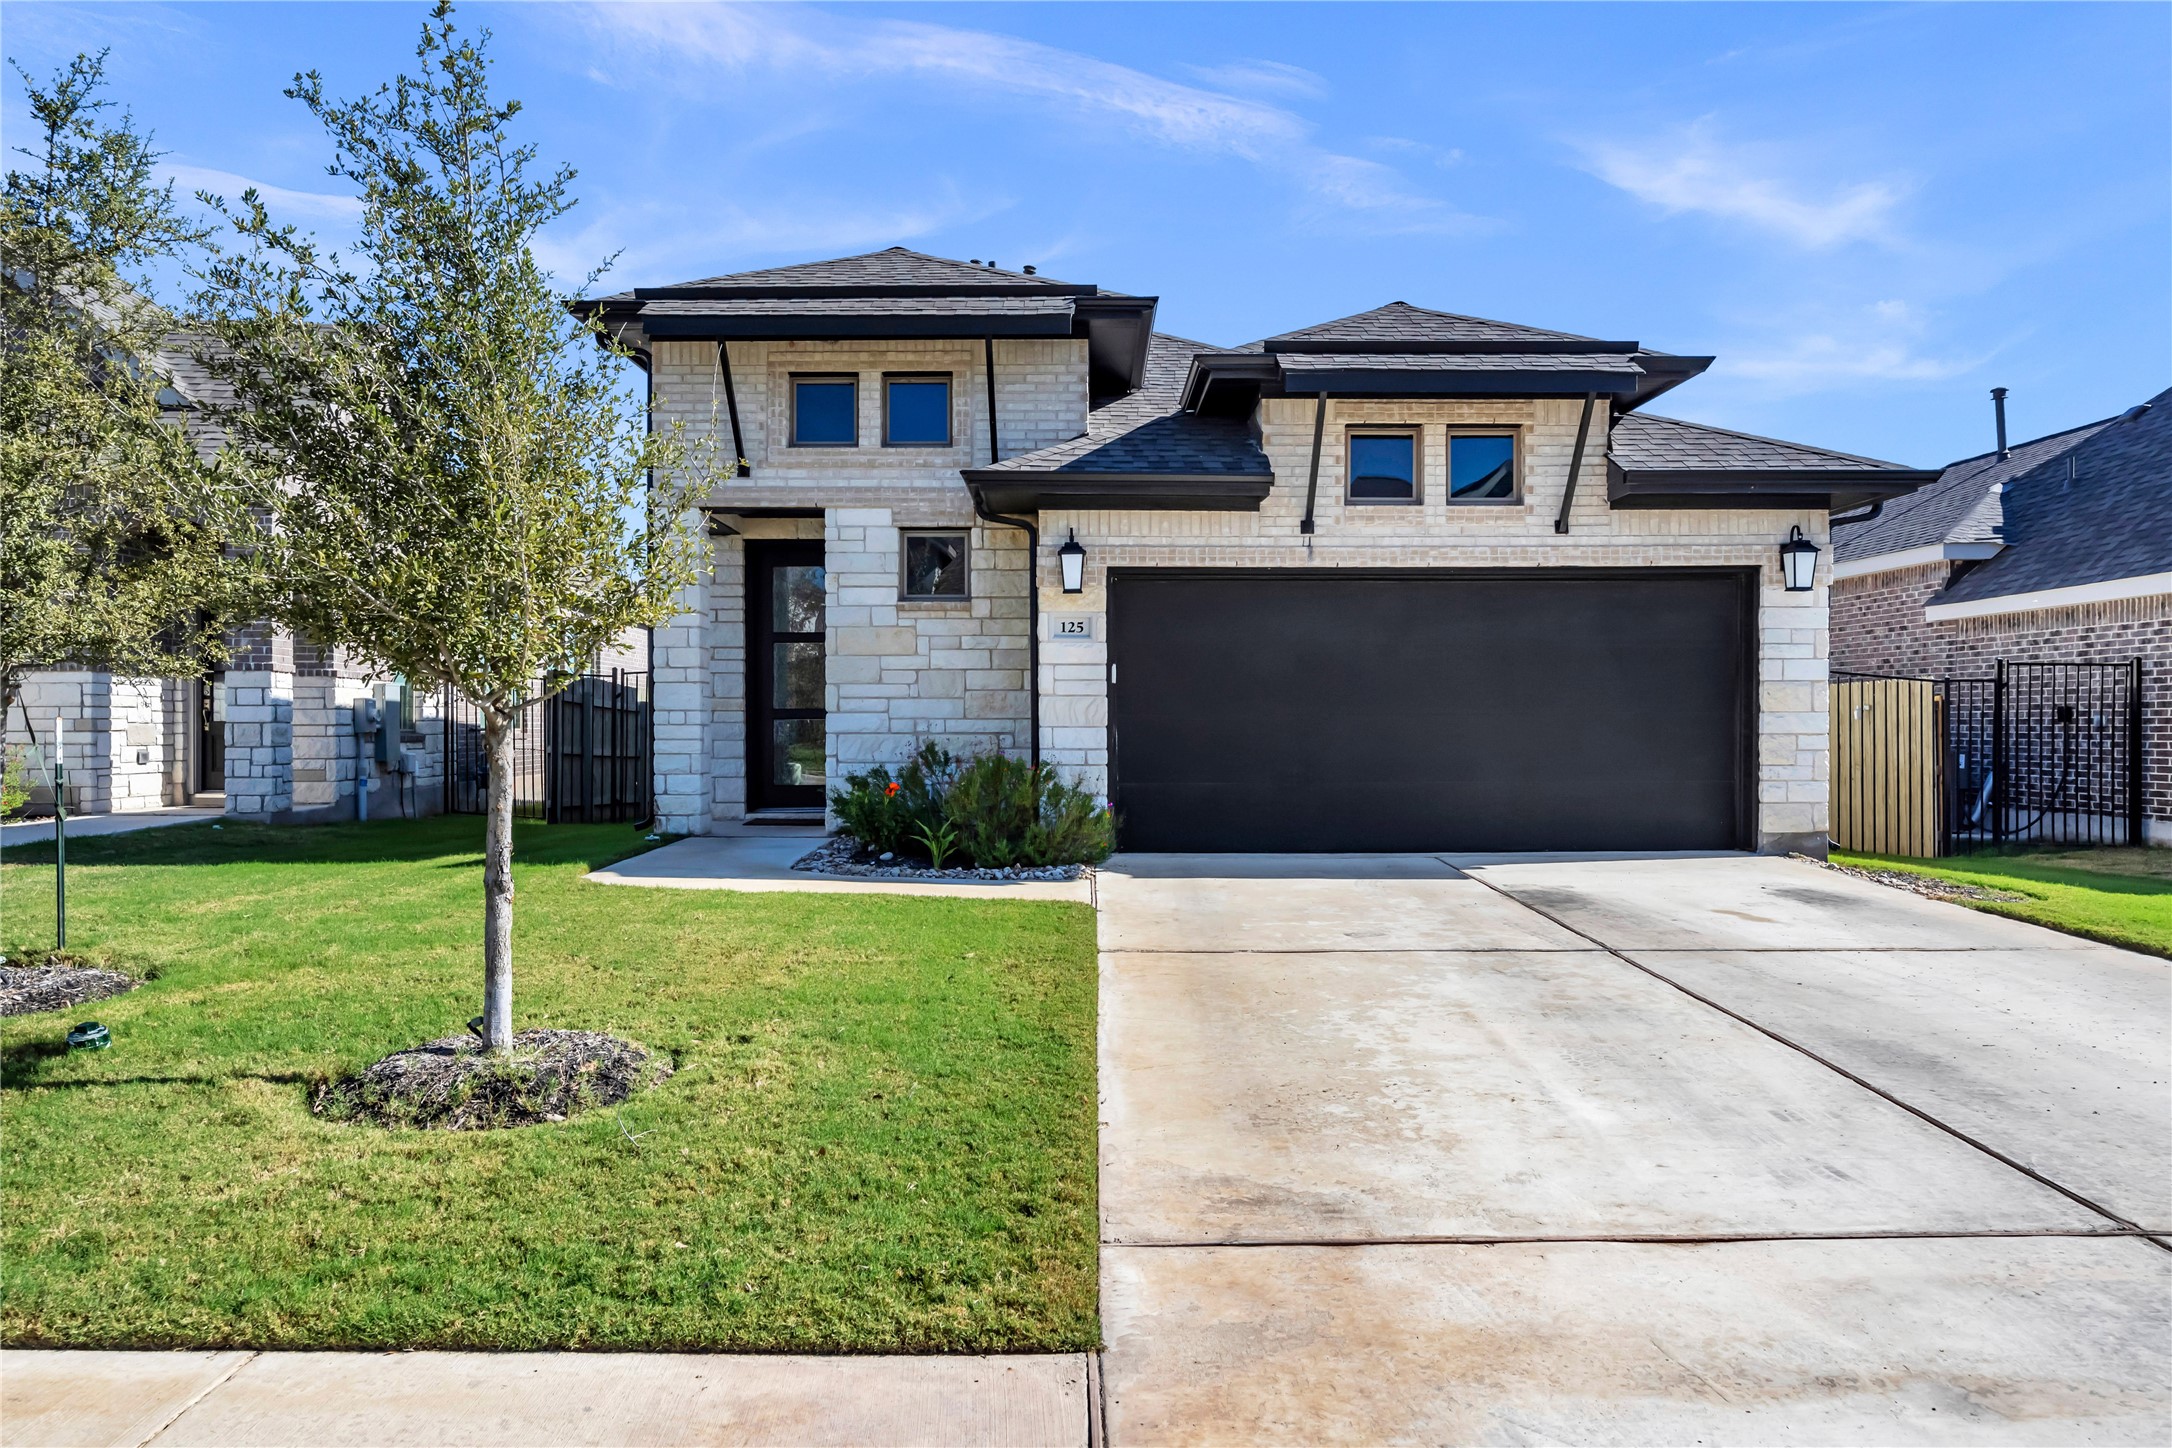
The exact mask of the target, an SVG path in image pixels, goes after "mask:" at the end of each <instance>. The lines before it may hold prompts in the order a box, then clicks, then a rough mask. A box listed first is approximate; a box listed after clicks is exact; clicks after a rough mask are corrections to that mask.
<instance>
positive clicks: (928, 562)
mask: <svg viewBox="0 0 2172 1448" xmlns="http://www.w3.org/2000/svg"><path fill="white" fill-rule="evenodd" d="M968 541H969V540H968V536H967V535H966V534H964V533H907V534H906V535H905V558H904V564H905V576H904V579H903V582H902V586H901V587H900V589H899V592H900V593H901V594H903V596H904V597H906V598H918V599H960V598H965V597H967V594H966V560H967V556H968V548H967V544H968Z"/></svg>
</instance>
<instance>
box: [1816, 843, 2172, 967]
mask: <svg viewBox="0 0 2172 1448" xmlns="http://www.w3.org/2000/svg"><path fill="white" fill-rule="evenodd" d="M1833 860H1834V862H1835V863H1837V864H1843V865H1856V866H1860V867H1862V868H1865V869H1884V870H1906V871H1907V872H1909V873H1910V874H1915V875H1928V876H1931V877H1932V878H1934V879H1940V880H1958V881H1960V882H1961V883H1963V884H1967V885H1984V886H1988V887H1990V888H1992V889H1994V890H2008V891H2011V892H2013V893H2014V894H2017V895H2024V896H2026V897H2028V898H2026V899H2023V900H1965V901H1963V902H1962V903H1963V904H1966V905H1968V906H1969V907H1970V908H1972V909H1976V910H1988V911H1990V912H1992V913H1993V914H1997V915H2011V916H2013V917H2014V918H2015V919H2017V920H2028V921H2032V922H2034V923H2035V924H2038V925H2048V926H2050V927H2051V928H2052V929H2054V930H2063V931H2065V932H2067V933H2068V934H2069V935H2080V936H2084V937H2086V938H2087V939H2090V940H2101V941H2104V942H2106V943H2107V944H2110V945H2123V946H2125V947H2127V948H2128V949H2130V950H2141V951H2147V952H2148V953H2150V954H2151V955H2162V956H2167V957H2172V850H2149V849H2109V848H2107V849H2090V850H2075V849H2063V848H2051V849H2016V850H2007V851H2001V852H1998V853H1996V854H1983V855H1956V856H1951V857H1949V858H1946V859H1940V860H1917V859H1908V858H1904V857H1900V856H1894V855H1857V854H1847V853H1842V852H1840V851H1837V850H1836V851H1834V853H1833Z"/></svg>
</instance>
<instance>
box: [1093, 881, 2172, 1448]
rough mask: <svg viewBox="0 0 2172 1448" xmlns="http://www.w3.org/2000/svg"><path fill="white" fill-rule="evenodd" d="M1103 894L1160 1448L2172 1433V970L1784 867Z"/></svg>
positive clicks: (2170, 1436) (1120, 1203)
mask: <svg viewBox="0 0 2172 1448" xmlns="http://www.w3.org/2000/svg"><path fill="white" fill-rule="evenodd" d="M1098 892H1099V903H1100V906H1101V910H1102V915H1101V948H1102V957H1101V1008H1102V1036H1101V1089H1102V1093H1103V1107H1102V1117H1103V1121H1102V1136H1101V1140H1102V1148H1101V1150H1102V1185H1101V1192H1102V1198H1101V1206H1102V1233H1103V1253H1102V1263H1103V1266H1102V1273H1103V1292H1102V1296H1103V1315H1104V1323H1105V1331H1106V1335H1107V1340H1108V1351H1107V1354H1106V1359H1105V1364H1104V1375H1103V1383H1104V1389H1103V1390H1104V1393H1105V1397H1106V1426H1107V1434H1108V1439H1109V1441H1110V1442H1111V1443H1112V1444H1115V1445H1118V1448H1128V1445H1130V1444H1134V1443H1167V1442H1184V1443H1204V1442H1229V1443H1255V1442H1263V1441H1285V1442H1320V1441H1341V1442H1368V1443H1373V1442H1429V1443H1430V1442H1478V1443H1519V1444H1520V1443H1544V1442H1574V1443H1586V1442H1625V1443H1645V1442H1690V1441H1697V1442H1715V1441H1718V1442H1782V1441H1785V1442H1801V1443H1828V1442H1839V1443H1856V1442H1877V1443H1898V1442H1931V1443H1937V1442H1955V1443H1983V1442H2001V1443H2004V1442H2014V1443H2081V1442H2134V1443H2163V1442H2168V1441H2172V1082H2168V1079H2167V1077H2168V1071H2172V976H2168V972H2167V967H2166V964H2165V962H2163V961H2161V960H2155V959H2152V958H2148V957H2144V956H2139V955H2135V954H2132V953H2129V952H2125V951H2120V950H2115V949H2112V948H2110V947H2106V946H2099V945H2094V944H2091V943H2089V942H2086V941H2081V940H2077V939H2074V938H2072V937H2068V936H2063V935H2058V934H2055V933H2052V932H2049V931H2044V930H2040V929H2038V928H2036V927H2034V926H2029V925H2023V924H2020V923H2018V922H2014V921H2009V920H2004V919H2000V918H1998V917H1994V916H1988V915H1983V914H1978V913H1974V912H1970V911H1967V910H1963V909H1961V908H1959V907H1956V906H1951V905H1943V904H1939V903H1936V902H1932V901H1927V900H1922V899H1919V898H1916V897H1914V896H1910V895H1907V894H1904V893H1902V892H1899V891H1894V890H1889V889H1886V888H1884V887H1882V886H1877V885H1871V884H1867V883H1863V882H1859V881H1856V880H1853V879H1850V878H1848V877H1846V876H1842V875H1838V874H1835V873H1832V872H1829V871H1822V870H1818V869H1816V868H1815V867H1814V866H1810V865H1806V864H1802V863H1800V862H1793V861H1786V860H1773V859H1760V858H1753V857H1747V856H1724V857H1697V858H1658V857H1650V856H1641V857H1631V858H1620V859H1589V860H1568V859H1561V858H1556V857H1497V858H1479V857H1471V858H1461V857H1449V858H1431V857H1419V856H1307V857H1287V856H1281V857H1278V856H1251V857H1236V856H1212V857H1209V856H1200V857H1188V856H1136V857H1119V858H1118V859H1117V860H1115V861H1113V862H1112V863H1111V864H1110V865H1109V866H1108V867H1107V868H1105V869H1104V871H1103V872H1102V874H1101V877H1100V882H1099V886H1098ZM2153 1233H2154V1234H2163V1236H2164V1239H2165V1240H2163V1241H2159V1240H2156V1239H2155V1238H2154V1237H2152V1236H2151V1235H2148V1234H2153Z"/></svg>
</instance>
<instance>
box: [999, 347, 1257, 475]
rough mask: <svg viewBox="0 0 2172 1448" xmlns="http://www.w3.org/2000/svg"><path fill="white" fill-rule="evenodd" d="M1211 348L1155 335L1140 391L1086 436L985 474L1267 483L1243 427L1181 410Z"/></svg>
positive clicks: (1113, 407) (1097, 417) (1100, 415)
mask: <svg viewBox="0 0 2172 1448" xmlns="http://www.w3.org/2000/svg"><path fill="white" fill-rule="evenodd" d="M1213 350H1214V349H1213V348H1211V347H1209V346H1207V345H1206V344H1205V343H1204V342H1192V341H1188V340H1186V339H1185V338H1182V337H1171V336H1166V335H1164V334H1163V333H1160V332H1156V333H1155V334H1154V336H1153V338H1152V340H1151V342H1150V343H1149V344H1148V347H1147V353H1146V380H1145V382H1144V384H1143V385H1142V386H1141V387H1140V388H1139V390H1138V391H1136V392H1133V393H1130V394H1128V395H1126V396H1124V397H1119V398H1117V399H1115V400H1113V401H1111V402H1108V403H1105V404H1103V405H1102V406H1100V407H1097V408H1095V409H1094V410H1093V411H1092V412H1090V413H1088V414H1087V415H1086V432H1085V434H1084V436H1081V437H1075V438H1072V439H1071V440H1070V441H1068V442H1059V443H1056V444H1055V445H1053V446H1051V447H1044V448H1041V449H1039V450H1037V451H1034V452H1030V453H1021V454H1020V455H1019V456H1017V457H1013V458H1005V459H1004V460H1003V461H1001V462H999V463H994V464H991V465H990V466H989V467H987V468H984V469H980V470H979V471H981V472H989V473H994V472H1009V473H1128V474H1157V473H1158V474H1187V475H1192V476H1201V477H1204V476H1214V475H1223V476H1233V477H1265V476H1268V475H1270V474H1271V473H1272V472H1273V471H1274V470H1273V469H1272V468H1271V467H1270V466H1269V465H1268V462H1267V455H1266V454H1265V453H1263V452H1261V451H1260V449H1259V444H1258V443H1256V442H1254V441H1253V439H1252V433H1251V429H1250V428H1249V427H1248V426H1247V425H1246V424H1245V423H1244V422H1242V421H1238V420H1235V419H1228V418H1214V417H1200V416H1198V415H1196V414H1194V413H1188V412H1185V411H1184V410H1183V408H1182V394H1183V388H1184V379H1185V377H1186V376H1187V375H1188V374H1189V372H1190V370H1191V361H1192V358H1193V357H1194V356H1196V355H1198V354H1199V353H1201V352H1211V351H1213Z"/></svg>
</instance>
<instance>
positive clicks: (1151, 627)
mask: <svg viewBox="0 0 2172 1448" xmlns="http://www.w3.org/2000/svg"><path fill="white" fill-rule="evenodd" d="M1753 597H1754V596H1753V592H1752V583H1751V580H1750V579H1749V577H1748V576H1747V575H1745V574H1737V573H1728V572H1707V573H1678V574H1668V573H1662V572H1659V571H1656V570H1647V571H1643V572H1639V573H1633V574H1632V573H1610V572H1601V571H1596V570H1567V569H1551V570H1546V571H1545V572H1543V573H1539V572H1532V573H1522V572H1518V573H1510V572H1505V571H1502V572H1492V573H1484V572H1436V573H1412V574H1401V575H1394V574H1357V573H1339V572H1313V573H1305V574H1291V573H1265V572H1255V573H1250V574H1233V573H1176V572H1161V573H1153V572H1147V571H1143V570H1142V571H1140V572H1135V573H1123V572H1119V573H1117V574H1116V575H1115V576H1114V578H1113V580H1112V582H1111V584H1110V601H1109V610H1110V627H1109V635H1110V650H1111V652H1110V658H1111V661H1112V663H1113V664H1114V666H1115V677H1114V679H1113V681H1112V683H1111V685H1110V722H1111V727H1112V734H1113V738H1112V747H1113V750H1114V760H1113V768H1114V789H1113V794H1114V803H1115V806H1116V812H1117V820H1118V826H1119V829H1120V830H1121V832H1122V840H1123V845H1124V847H1125V848H1126V849H1133V850H1238V851H1282V850H1288V851H1308V850H1350V851H1390V850H1414V851H1433V850H1465V851H1483V850H1673V849H1737V848H1741V847H1742V846H1743V845H1744V844H1745V843H1746V835H1747V817H1746V812H1747V808H1748V805H1747V800H1748V794H1747V785H1746V781H1747V779H1748V777H1749V767H1748V750H1749V745H1750V739H1751V735H1750V732H1749V730H1750V724H1751V715H1750V712H1749V711H1750V709H1751V706H1752V703H1753V697H1752V696H1753V688H1752V681H1753V674H1752V656H1751V633H1750V629H1751V626H1752V614H1751V608H1752V605H1753Z"/></svg>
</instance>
